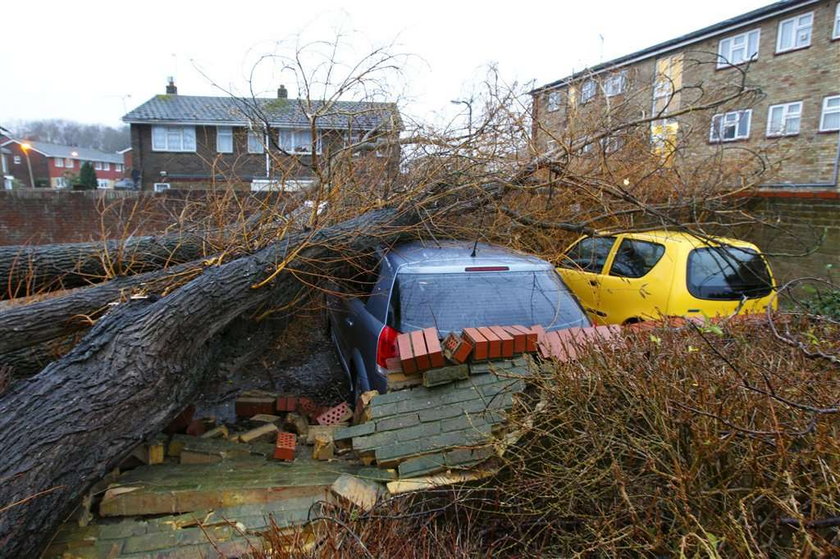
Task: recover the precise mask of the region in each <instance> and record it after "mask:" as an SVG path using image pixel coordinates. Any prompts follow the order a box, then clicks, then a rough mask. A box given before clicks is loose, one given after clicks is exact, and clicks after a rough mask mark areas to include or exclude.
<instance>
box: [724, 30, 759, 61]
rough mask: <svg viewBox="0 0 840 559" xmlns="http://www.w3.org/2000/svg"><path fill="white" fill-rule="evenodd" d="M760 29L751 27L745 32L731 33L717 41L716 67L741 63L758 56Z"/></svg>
mask: <svg viewBox="0 0 840 559" xmlns="http://www.w3.org/2000/svg"><path fill="white" fill-rule="evenodd" d="M759 35H760V30H758V29H753V30H752V31H748V32H747V33H741V34H740V35H733V36H732V37H727V38H726V39H721V41H720V43H718V63H717V67H718V68H726V67H727V66H735V65H736V64H743V63H744V62H747V61H748V60H756V59H757V58H758V39H759Z"/></svg>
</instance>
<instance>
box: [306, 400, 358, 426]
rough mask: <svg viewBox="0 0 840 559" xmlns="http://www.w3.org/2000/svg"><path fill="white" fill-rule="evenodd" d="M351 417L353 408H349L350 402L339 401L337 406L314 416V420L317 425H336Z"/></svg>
mask: <svg viewBox="0 0 840 559" xmlns="http://www.w3.org/2000/svg"><path fill="white" fill-rule="evenodd" d="M351 419H353V410H352V409H350V404H348V403H347V402H341V403H340V404H338V405H337V406H335V407H332V408H330V409H328V410H327V411H325V412H323V413H321V414H320V415H318V417H316V418H315V421H317V422H318V424H319V425H338V424H339V423H345V422H347V421H350V420H351Z"/></svg>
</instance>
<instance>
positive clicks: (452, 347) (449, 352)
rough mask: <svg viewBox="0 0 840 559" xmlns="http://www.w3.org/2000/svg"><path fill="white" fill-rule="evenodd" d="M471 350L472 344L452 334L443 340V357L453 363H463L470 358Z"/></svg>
mask: <svg viewBox="0 0 840 559" xmlns="http://www.w3.org/2000/svg"><path fill="white" fill-rule="evenodd" d="M472 350H473V346H472V344H471V343H470V342H469V341H468V340H466V339H465V338H463V337H461V336H459V335H458V334H456V333H454V332H450V333H449V335H447V336H446V338H445V339H444V340H443V355H444V357H446V358H447V359H449V360H450V361H452V362H453V363H459V364H460V363H464V362H465V361H466V360H467V359H469V358H470V353H472Z"/></svg>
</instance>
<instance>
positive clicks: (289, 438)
mask: <svg viewBox="0 0 840 559" xmlns="http://www.w3.org/2000/svg"><path fill="white" fill-rule="evenodd" d="M295 446H296V441H295V435H294V433H286V432H284V431H281V432H279V433H277V442H276V443H275V446H274V459H275V460H284V461H286V462H291V461H293V460H294V459H295Z"/></svg>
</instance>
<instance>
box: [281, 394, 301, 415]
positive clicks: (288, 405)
mask: <svg viewBox="0 0 840 559" xmlns="http://www.w3.org/2000/svg"><path fill="white" fill-rule="evenodd" d="M276 409H277V411H284V412H290V411H295V410H296V409H297V397H295V396H289V395H288V394H282V395H280V396H278V397H277V402H276Z"/></svg>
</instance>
